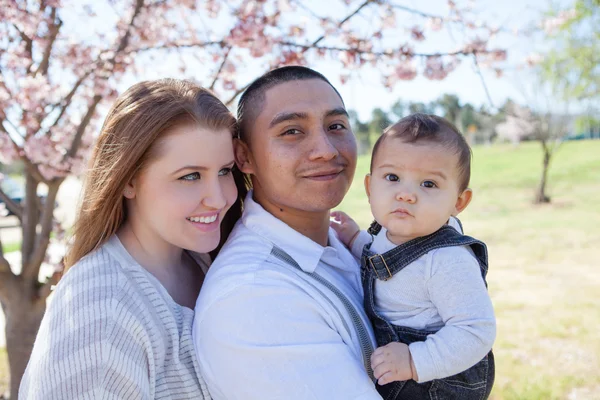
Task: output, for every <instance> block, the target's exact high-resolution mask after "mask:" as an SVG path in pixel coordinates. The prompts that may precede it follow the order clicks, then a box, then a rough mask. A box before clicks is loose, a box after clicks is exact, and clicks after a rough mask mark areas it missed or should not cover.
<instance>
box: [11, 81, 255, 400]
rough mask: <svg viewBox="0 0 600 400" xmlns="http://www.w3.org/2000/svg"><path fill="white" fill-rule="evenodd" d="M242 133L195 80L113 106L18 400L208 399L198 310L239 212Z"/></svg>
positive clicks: (132, 92)
mask: <svg viewBox="0 0 600 400" xmlns="http://www.w3.org/2000/svg"><path fill="white" fill-rule="evenodd" d="M234 131H235V119H234V117H233V116H232V115H231V114H230V112H229V111H228V110H227V108H226V107H225V106H224V105H223V104H222V103H221V102H220V101H219V100H218V99H217V98H216V97H215V96H214V95H213V94H212V93H210V92H209V91H207V90H205V89H202V88H201V87H198V86H196V85H195V84H193V83H191V82H188V81H181V80H173V79H165V80H158V81H151V82H142V83H138V84H137V85H134V86H133V87H131V88H130V89H129V90H127V91H126V92H125V93H124V94H123V95H121V96H120V97H119V98H118V99H117V101H116V102H115V104H114V105H113V107H112V109H111V110H110V112H109V114H108V116H107V118H106V121H105V122H104V126H103V128H102V132H101V134H100V136H99V138H98V141H97V143H96V146H95V149H94V152H93V155H92V159H91V163H90V170H89V171H88V173H87V176H86V182H85V186H84V192H83V198H82V204H81V208H80V210H79V216H78V218H77V220H76V223H75V226H74V230H73V241H72V244H71V246H70V250H69V252H68V254H67V257H66V267H67V268H69V270H68V272H67V273H66V274H65V276H64V277H63V279H62V280H61V282H60V283H59V284H58V286H57V288H56V290H55V293H54V294H53V298H52V300H51V302H50V304H49V307H48V310H47V312H46V315H45V317H44V319H43V321H42V324H41V327H40V330H39V333H38V336H37V339H36V342H35V345H34V349H33V353H32V355H31V359H30V361H29V365H28V367H27V370H26V372H25V376H24V377H23V381H22V384H21V389H20V392H19V398H21V399H78V398H86V399H191V398H194V399H202V398H209V394H208V391H207V389H206V385H205V383H204V380H203V378H202V376H201V375H200V372H199V367H198V362H197V359H196V355H195V353H194V349H193V343H192V320H193V316H194V312H193V310H192V308H193V306H194V304H195V301H196V298H197V296H198V293H199V291H200V287H201V286H202V281H203V279H204V275H205V273H206V271H207V269H208V266H209V264H210V261H211V257H210V256H209V255H208V254H207V253H210V252H213V255H214V251H215V250H216V249H217V248H218V247H219V245H220V243H222V242H223V241H224V239H225V238H226V236H227V234H228V233H229V231H230V230H231V228H232V226H233V223H234V222H235V220H236V219H237V218H238V217H239V215H240V214H241V200H240V199H241V198H243V196H244V194H245V193H243V192H244V191H245V189H244V185H243V178H242V175H241V173H240V172H239V171H238V170H236V169H235V167H234V156H233V146H232V138H233V134H234ZM238 191H239V194H238Z"/></svg>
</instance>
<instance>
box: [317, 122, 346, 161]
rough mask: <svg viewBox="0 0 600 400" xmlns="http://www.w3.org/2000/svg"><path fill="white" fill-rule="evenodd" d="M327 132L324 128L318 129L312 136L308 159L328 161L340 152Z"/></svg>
mask: <svg viewBox="0 0 600 400" xmlns="http://www.w3.org/2000/svg"><path fill="white" fill-rule="evenodd" d="M331 139H332V138H331V137H330V135H329V134H328V132H327V131H326V130H324V129H318V130H317V131H316V132H315V133H314V135H313V138H312V143H311V144H312V149H311V152H310V160H311V161H312V160H325V161H329V160H332V159H334V158H336V157H337V156H338V155H339V154H340V153H339V151H338V149H337V148H336V147H335V144H334V142H332V140H331Z"/></svg>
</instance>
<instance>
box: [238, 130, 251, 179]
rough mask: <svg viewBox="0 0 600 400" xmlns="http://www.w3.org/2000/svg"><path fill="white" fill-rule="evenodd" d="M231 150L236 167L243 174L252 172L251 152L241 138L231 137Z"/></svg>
mask: <svg viewBox="0 0 600 400" xmlns="http://www.w3.org/2000/svg"><path fill="white" fill-rule="evenodd" d="M233 151H234V155H235V163H236V164H237V167H238V169H239V170H240V171H242V172H243V173H245V174H254V163H253V162H252V154H251V153H250V148H249V147H248V145H247V144H246V143H245V142H243V141H242V140H240V139H238V138H235V139H233Z"/></svg>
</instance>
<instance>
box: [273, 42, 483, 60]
mask: <svg viewBox="0 0 600 400" xmlns="http://www.w3.org/2000/svg"><path fill="white" fill-rule="evenodd" d="M280 44H281V45H284V46H290V47H299V48H302V49H303V50H304V51H306V50H311V49H315V50H327V51H348V52H352V53H355V54H369V55H373V56H379V57H391V58H393V57H398V56H399V55H405V56H407V57H442V56H468V55H472V54H475V52H474V51H473V50H457V51H450V52H447V53H403V52H402V51H394V50H389V51H372V50H363V49H357V48H353V47H335V46H314V45H312V44H300V43H295V42H287V41H284V42H280ZM492 51H493V50H492ZM486 53H488V52H487V51H478V52H477V54H486Z"/></svg>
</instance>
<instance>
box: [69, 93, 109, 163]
mask: <svg viewBox="0 0 600 400" xmlns="http://www.w3.org/2000/svg"><path fill="white" fill-rule="evenodd" d="M101 100H102V96H100V95H98V94H97V95H95V96H94V98H93V99H92V103H91V104H90V106H89V107H88V110H87V112H86V114H85V116H84V117H83V119H82V120H81V123H80V124H79V127H77V132H76V133H75V137H74V138H73V142H71V148H70V149H69V151H68V152H67V153H66V154H65V156H64V157H63V160H65V159H67V158H69V157H74V156H75V155H76V154H77V150H79V146H80V145H81V139H82V138H83V134H84V133H85V129H86V128H87V126H88V125H89V124H90V121H91V120H92V117H93V116H94V113H95V112H96V107H97V106H98V103H100V101H101Z"/></svg>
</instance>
